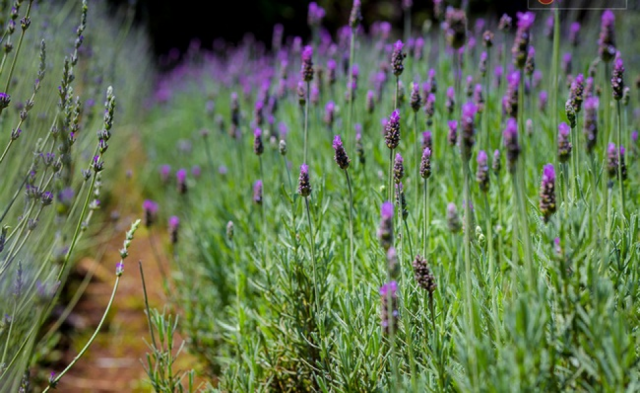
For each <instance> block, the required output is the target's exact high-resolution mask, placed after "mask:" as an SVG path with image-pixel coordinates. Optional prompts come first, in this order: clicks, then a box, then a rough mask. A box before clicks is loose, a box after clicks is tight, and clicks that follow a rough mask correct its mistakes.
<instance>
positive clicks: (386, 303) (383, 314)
mask: <svg viewBox="0 0 640 393" xmlns="http://www.w3.org/2000/svg"><path fill="white" fill-rule="evenodd" d="M380 301H381V305H380V319H381V325H382V330H383V332H384V333H385V334H390V332H392V331H396V330H398V321H399V318H398V316H399V313H398V283H397V282H395V281H391V282H389V283H387V284H384V285H383V286H382V287H380ZM389 309H391V315H389Z"/></svg>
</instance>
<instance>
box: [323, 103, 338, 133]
mask: <svg viewBox="0 0 640 393" xmlns="http://www.w3.org/2000/svg"><path fill="white" fill-rule="evenodd" d="M335 109H336V104H334V102H333V101H329V102H327V105H325V107H324V119H323V120H324V123H325V124H326V125H327V127H329V128H331V127H333V120H334V117H335Z"/></svg>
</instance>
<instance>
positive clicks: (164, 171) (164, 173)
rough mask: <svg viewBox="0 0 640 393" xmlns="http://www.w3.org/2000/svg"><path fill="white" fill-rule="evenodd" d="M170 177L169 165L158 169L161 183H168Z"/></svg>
mask: <svg viewBox="0 0 640 393" xmlns="http://www.w3.org/2000/svg"><path fill="white" fill-rule="evenodd" d="M170 175H171V165H168V164H164V165H162V166H161V167H160V179H161V180H162V182H163V183H166V182H168V181H169V176H170Z"/></svg>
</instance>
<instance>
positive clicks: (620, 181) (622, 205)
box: [616, 100, 626, 231]
mask: <svg viewBox="0 0 640 393" xmlns="http://www.w3.org/2000/svg"><path fill="white" fill-rule="evenodd" d="M616 107H617V112H618V188H619V190H620V212H621V217H620V231H622V230H624V222H625V220H626V216H625V201H624V179H623V178H622V154H621V149H622V114H621V113H620V100H618V101H616Z"/></svg>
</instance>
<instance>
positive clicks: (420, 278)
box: [412, 254, 438, 298]
mask: <svg viewBox="0 0 640 393" xmlns="http://www.w3.org/2000/svg"><path fill="white" fill-rule="evenodd" d="M412 265H413V274H414V277H415V279H416V283H418V286H420V288H422V289H424V290H425V291H427V292H428V293H429V298H432V297H433V292H435V290H436V288H437V287H438V284H436V279H435V277H434V276H433V274H432V273H431V269H430V268H429V264H428V263H427V260H426V259H424V258H423V257H421V256H420V254H418V255H416V259H414V260H413V263H412Z"/></svg>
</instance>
